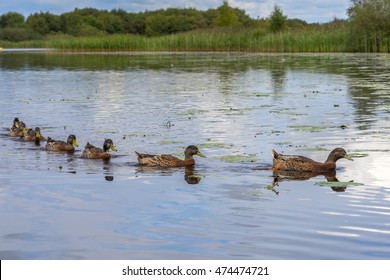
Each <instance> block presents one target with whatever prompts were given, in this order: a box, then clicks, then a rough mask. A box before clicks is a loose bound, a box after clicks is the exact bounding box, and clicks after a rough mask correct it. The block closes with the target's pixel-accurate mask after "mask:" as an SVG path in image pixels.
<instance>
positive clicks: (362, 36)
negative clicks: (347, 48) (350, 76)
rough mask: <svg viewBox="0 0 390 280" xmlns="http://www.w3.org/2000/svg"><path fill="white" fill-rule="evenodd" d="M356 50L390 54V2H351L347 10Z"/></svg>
mask: <svg viewBox="0 0 390 280" xmlns="http://www.w3.org/2000/svg"><path fill="white" fill-rule="evenodd" d="M347 13H348V16H349V20H350V23H351V41H352V42H354V45H355V48H356V50H363V51H366V52H367V51H375V52H379V51H381V48H382V47H383V46H384V45H387V51H388V52H390V0H351V6H350V7H349V8H348V10H347Z"/></svg>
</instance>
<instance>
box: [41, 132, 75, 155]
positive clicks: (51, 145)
mask: <svg viewBox="0 0 390 280" xmlns="http://www.w3.org/2000/svg"><path fill="white" fill-rule="evenodd" d="M78 146H79V145H78V144H77V140H76V136H75V135H74V134H70V135H69V136H68V139H67V141H66V142H65V141H61V140H54V139H52V138H50V137H48V138H47V142H46V146H45V148H46V150H48V151H62V152H74V147H78Z"/></svg>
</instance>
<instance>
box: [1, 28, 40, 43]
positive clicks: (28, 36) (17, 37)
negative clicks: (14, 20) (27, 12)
mask: <svg viewBox="0 0 390 280" xmlns="http://www.w3.org/2000/svg"><path fill="white" fill-rule="evenodd" d="M40 38H41V36H40V35H39V34H38V33H36V32H34V31H33V30H32V29H28V28H11V27H9V28H1V29H0V40H2V41H10V42H20V41H29V40H35V39H40Z"/></svg>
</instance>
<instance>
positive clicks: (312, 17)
mask: <svg viewBox="0 0 390 280" xmlns="http://www.w3.org/2000/svg"><path fill="white" fill-rule="evenodd" d="M222 2H223V1H222V0H162V1H161V0H160V1H156V0H0V14H5V13H7V12H10V11H12V12H18V13H21V14H23V15H24V16H26V17H27V16H28V15H30V14H32V13H36V12H41V11H42V12H51V13H53V14H58V15H59V14H62V13H65V12H70V11H73V10H74V9H75V8H87V7H90V8H96V9H100V10H112V9H119V8H121V9H123V10H126V11H128V12H143V11H145V10H149V11H153V10H158V9H166V8H195V9H198V10H207V9H210V8H217V7H218V6H220V5H221V4H222ZM228 2H229V5H230V6H232V7H237V8H240V9H243V10H245V11H246V13H247V14H248V15H249V16H250V17H252V18H258V17H260V18H265V17H268V16H269V15H270V14H271V12H272V10H273V7H274V5H275V4H276V5H278V6H279V7H280V8H281V9H282V11H283V13H284V14H285V15H286V16H287V17H288V18H290V19H292V18H298V19H302V20H305V21H307V22H309V23H313V22H320V23H323V22H329V21H332V20H333V19H334V18H339V19H345V18H347V16H346V10H347V8H348V6H349V5H350V0H254V1H251V0H229V1H228Z"/></svg>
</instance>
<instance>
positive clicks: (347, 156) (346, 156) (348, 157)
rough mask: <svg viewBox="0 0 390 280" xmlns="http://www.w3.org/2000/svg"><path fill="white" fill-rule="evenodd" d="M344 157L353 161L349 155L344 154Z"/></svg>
mask: <svg viewBox="0 0 390 280" xmlns="http://www.w3.org/2000/svg"><path fill="white" fill-rule="evenodd" d="M344 158H345V159H347V160H350V161H353V158H352V157H351V156H350V155H345V156H344Z"/></svg>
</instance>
